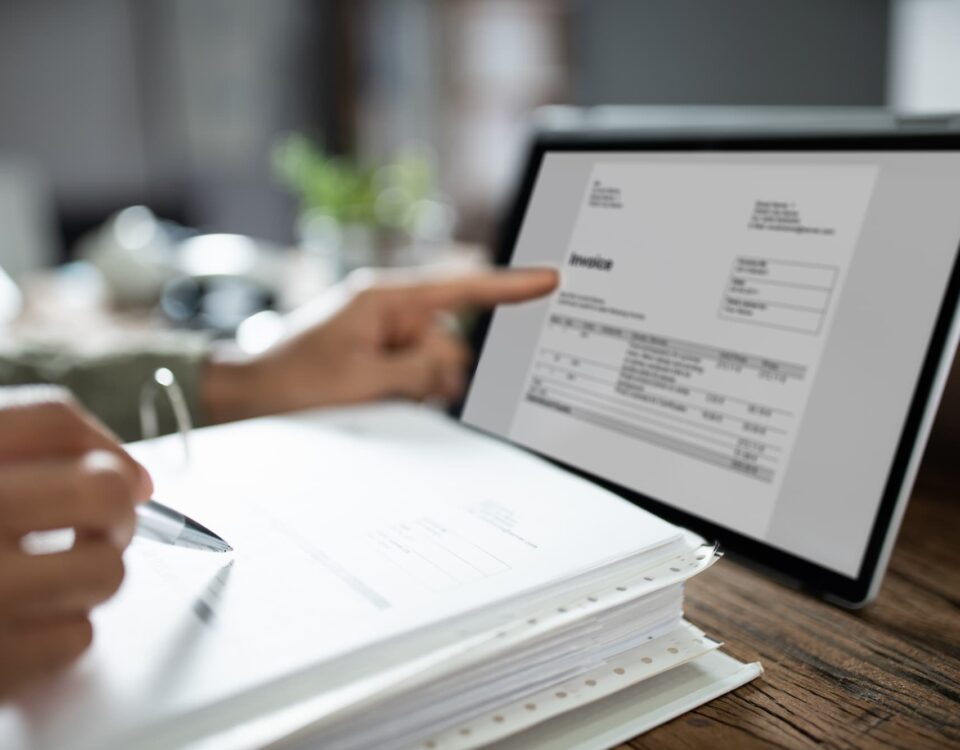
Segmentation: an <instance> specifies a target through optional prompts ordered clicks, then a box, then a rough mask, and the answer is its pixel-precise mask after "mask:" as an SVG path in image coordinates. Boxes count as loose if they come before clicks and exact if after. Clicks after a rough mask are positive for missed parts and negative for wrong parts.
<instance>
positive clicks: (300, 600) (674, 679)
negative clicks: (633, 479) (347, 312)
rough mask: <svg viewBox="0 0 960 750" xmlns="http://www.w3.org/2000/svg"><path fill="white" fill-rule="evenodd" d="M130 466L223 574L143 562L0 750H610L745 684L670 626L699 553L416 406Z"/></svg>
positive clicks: (186, 558) (625, 509)
mask: <svg viewBox="0 0 960 750" xmlns="http://www.w3.org/2000/svg"><path fill="white" fill-rule="evenodd" d="M192 441H193V443H192V446H191V452H192V455H193V462H192V464H191V466H190V467H188V468H186V469H185V468H184V467H183V466H182V465H181V463H180V462H181V458H182V451H181V446H179V445H178V444H177V439H176V438H162V439H159V440H151V441H145V442H143V443H140V444H135V445H133V446H131V449H132V452H133V453H134V454H135V455H136V456H137V457H138V458H139V459H140V460H142V461H143V462H144V463H145V464H146V465H147V467H148V468H150V469H151V471H152V473H153V474H154V478H155V480H156V484H157V492H156V497H157V498H158V499H160V500H162V501H163V502H165V503H168V504H170V505H175V506H176V507H178V508H179V509H181V510H183V511H184V512H186V513H189V514H190V515H191V516H192V517H194V518H196V519H197V520H198V521H200V522H201V523H204V524H205V525H209V526H210V528H213V529H215V530H216V531H217V532H218V533H220V534H222V535H223V536H224V538H226V539H227V540H228V541H229V542H230V544H231V545H233V547H234V548H235V553H234V554H233V556H232V557H230V556H224V555H216V554H204V553H200V552H196V551H194V550H185V549H179V548H175V547H170V546H165V545H161V544H157V543H153V542H150V541H146V540H137V541H135V543H134V544H133V545H132V546H131V548H130V550H129V552H128V554H127V567H128V575H127V579H126V581H125V582H124V585H123V587H122V589H121V591H120V592H119V595H118V596H117V597H116V599H115V600H113V601H111V602H110V603H109V604H107V605H106V606H105V607H103V608H102V609H101V610H99V611H98V612H97V614H96V618H95V620H96V627H97V639H96V643H95V645H94V648H93V650H92V651H91V653H89V654H88V655H87V656H86V657H85V658H84V659H83V660H82V661H81V662H80V663H79V664H78V665H77V666H76V668H75V669H74V670H73V672H71V673H69V674H66V675H63V676H61V677H59V678H58V679H57V680H56V681H55V682H54V683H53V684H51V685H47V686H45V687H44V689H42V690H38V691H37V693H36V694H35V695H34V696H32V697H30V696H27V697H26V698H24V699H23V700H22V701H20V702H19V703H18V704H16V705H14V706H11V707H8V708H5V709H3V710H2V711H0V740H2V742H0V744H3V746H4V747H11V748H21V747H22V748H57V747H71V748H86V747H90V748H93V747H97V748H101V747H106V748H112V747H116V748H121V747H122V748H166V747H184V746H190V747H198V748H207V750H214V748H217V749H225V748H248V747H264V746H272V747H277V748H316V747H324V748H341V749H343V750H352V749H354V748H366V747H378V748H385V747H396V748H438V749H439V748H451V749H453V748H456V749H457V750H466V749H467V748H474V747H487V746H490V747H502V748H510V747H525V748H527V747H544V748H552V747H558V748H559V747H565V748H567V747H582V748H593V747H598V748H599V747H606V746H609V745H612V744H616V743H617V742H620V741H622V740H624V739H627V738H629V737H630V736H633V735H635V734H637V733H639V732H642V731H645V730H646V729H649V728H650V727H652V726H655V725H657V724H659V723H661V722H663V721H666V720H668V719H670V718H672V717H673V716H676V715H678V714H679V713H682V712H683V711H686V710H689V709H690V708H693V707H695V706H697V705H699V704H701V703H703V702H705V701H707V700H710V699H711V698H713V697H715V696H717V695H720V694H722V693H724V692H726V691H728V690H731V689H733V688H735V687H738V686H739V685H742V684H743V683H745V682H747V681H749V680H750V679H753V677H755V676H757V675H758V674H759V673H760V667H759V665H758V664H751V665H745V664H741V663H739V662H737V661H736V660H734V659H732V658H731V657H729V656H726V655H724V654H722V652H720V651H719V650H718V649H719V646H720V644H719V643H718V642H717V641H715V640H713V639H712V638H710V637H709V636H708V635H706V634H704V633H703V632H701V631H700V630H699V629H697V628H696V627H695V626H694V625H692V624H690V623H688V622H686V621H685V620H684V619H683V613H682V597H683V581H685V580H686V579H687V578H689V577H690V576H692V575H696V574H697V573H699V572H701V571H703V570H705V569H706V568H707V567H709V566H710V565H712V564H713V563H714V561H715V560H716V559H717V555H716V553H715V550H714V548H713V547H712V546H711V545H709V544H707V543H705V541H704V540H703V539H700V538H699V537H696V536H695V535H693V534H691V533H689V532H686V531H684V530H682V529H679V528H677V527H675V526H672V525H670V524H668V523H666V522H664V521H662V520H660V519H658V518H656V517H655V516H653V515H651V514H648V513H646V512H644V511H642V510H640V509H638V508H636V507H635V506H632V505H630V504H629V503H627V502H625V501H623V500H621V499H620V498H617V497H616V496H615V495H612V494H610V493H608V492H606V491H605V490H602V489H600V488H598V487H596V486H594V485H592V484H590V483H589V482H586V481H584V480H582V479H579V478H577V477H574V476H572V475H569V474H567V473H566V472H564V471H562V470H560V469H558V468H556V467H554V466H552V465H551V464H549V463H547V462H545V461H543V460H541V459H539V458H536V457H534V456H532V455H530V454H527V453H526V452H524V451H521V450H518V449H515V448H513V447H511V446H508V445H506V444H504V443H502V442H500V441H497V440H495V439H492V438H488V437H486V436H482V435H480V434H478V433H475V432H473V431H471V430H469V429H466V428H464V427H462V426H461V425H459V424H457V423H455V422H453V421H452V420H449V419H448V418H446V417H444V416H443V415H440V414H438V413H436V412H433V411H430V410H428V409H425V408H422V407H416V406H411V405H401V404H387V405H380V406H373V407H363V408H355V409H344V410H336V411H327V412H323V413H320V412H317V413H307V414H300V415H294V416H287V417H271V418H267V419H261V420H254V421H251V422H244V423H237V424H234V425H227V426H221V427H214V428H206V429H201V430H197V431H195V432H194V433H193V437H192Z"/></svg>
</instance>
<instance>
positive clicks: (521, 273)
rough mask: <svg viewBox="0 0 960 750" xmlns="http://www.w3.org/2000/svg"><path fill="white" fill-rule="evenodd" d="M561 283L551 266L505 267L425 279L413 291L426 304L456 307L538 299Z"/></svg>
mask: <svg viewBox="0 0 960 750" xmlns="http://www.w3.org/2000/svg"><path fill="white" fill-rule="evenodd" d="M558 283H559V274H558V273H557V272H556V271H555V270H554V269H552V268H525V269H506V270H496V271H482V272H478V273H471V274H468V275H465V276H459V277H455V278H450V279H444V280H437V281H427V282H422V283H419V284H415V285H413V287H412V289H411V291H412V292H414V294H415V298H416V299H417V300H418V301H420V302H421V304H425V305H426V306H427V307H430V308H433V309H437V310H456V309H459V308H463V307H494V306H495V305H499V304H504V303H513V302H524V301H526V300H531V299H536V298H537V297H542V296H544V295H545V294H549V293H550V292H552V291H553V290H554V289H556V287H557V284H558Z"/></svg>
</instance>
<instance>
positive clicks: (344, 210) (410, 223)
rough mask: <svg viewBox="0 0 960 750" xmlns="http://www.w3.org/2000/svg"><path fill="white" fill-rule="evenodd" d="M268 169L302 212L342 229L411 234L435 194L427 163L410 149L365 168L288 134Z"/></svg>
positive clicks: (433, 182)
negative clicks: (360, 226)
mask: <svg viewBox="0 0 960 750" xmlns="http://www.w3.org/2000/svg"><path fill="white" fill-rule="evenodd" d="M273 167H274V172H275V174H276V175H277V177H278V179H279V180H280V182H282V183H283V184H284V185H285V186H286V187H287V188H288V189H289V190H291V191H292V192H293V193H294V194H296V195H297V197H298V198H299V200H300V208H301V210H302V211H304V212H317V213H321V214H324V215H326V216H330V217H331V218H333V219H335V220H336V221H338V222H340V223H341V224H366V225H370V226H375V227H381V228H385V229H401V230H406V231H408V232H412V231H414V229H415V227H416V225H417V221H418V220H419V218H420V214H421V212H422V211H423V209H424V206H425V205H426V201H427V199H429V198H430V196H431V195H433V194H434V192H435V179H434V172H433V169H432V166H431V163H430V161H429V160H428V159H427V158H426V157H425V156H424V155H423V154H422V153H418V152H417V151H415V150H413V149H409V150H406V151H403V152H401V153H400V154H399V155H398V156H397V158H395V159H394V160H393V161H391V162H390V163H388V164H385V165H383V166H380V167H377V168H370V167H366V166H362V165H360V164H358V163H356V162H355V161H353V160H350V159H346V158H342V157H335V156H330V155H328V154H327V153H325V152H324V151H323V150H322V149H320V148H318V147H317V146H316V145H314V144H313V143H312V142H311V141H310V140H309V139H308V138H307V137H306V136H303V135H300V134H293V135H289V136H287V137H286V138H284V139H283V140H282V141H280V142H279V143H278V144H277V145H276V146H275V148H274V151H273Z"/></svg>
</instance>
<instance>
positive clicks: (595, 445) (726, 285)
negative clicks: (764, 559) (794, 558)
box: [465, 161, 878, 537]
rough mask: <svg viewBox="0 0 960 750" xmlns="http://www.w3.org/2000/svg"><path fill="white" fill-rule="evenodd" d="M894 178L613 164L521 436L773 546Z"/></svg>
mask: <svg viewBox="0 0 960 750" xmlns="http://www.w3.org/2000/svg"><path fill="white" fill-rule="evenodd" d="M877 172H878V169H877V168H876V167H875V166H871V165H865V164H849V165H843V164H825V165H819V164H818V165H800V164H710V165H704V164H685V163H642V164H639V163H629V162H628V163H613V162H603V161H600V162H598V163H596V164H595V165H594V167H593V169H592V172H591V174H590V178H589V181H588V183H587V187H586V194H585V195H584V197H583V200H582V201H581V203H580V208H579V213H578V215H577V218H576V221H575V223H574V228H573V232H572V234H571V236H570V239H569V245H568V247H567V248H566V253H565V255H564V256H563V257H564V261H563V271H562V273H563V280H562V284H561V287H560V289H559V291H558V293H557V294H556V295H555V296H554V298H553V300H552V302H551V304H550V307H549V310H548V312H547V315H546V317H545V319H544V322H543V326H542V329H541V332H540V335H539V339H538V340H537V341H536V344H535V347H534V352H533V356H532V360H531V363H530V366H529V370H528V373H527V376H526V380H525V385H524V388H523V391H522V394H521V397H520V400H519V403H518V405H517V407H516V410H515V413H514V416H513V420H512V424H511V426H510V430H509V437H510V438H511V439H513V440H516V441H517V442H519V443H521V444H524V445H529V446H531V447H534V448H536V449H537V450H538V451H542V452H544V453H545V454H547V455H549V456H551V457H554V458H558V459H560V460H562V461H565V462H567V463H570V464H572V465H574V466H577V467H582V468H585V469H588V470H590V471H591V472H593V473H596V474H598V475H600V476H603V477H607V478H610V479H613V480H615V481H617V482H618V483H620V484H623V485H625V486H627V487H635V488H639V489H641V490H642V491H643V492H644V493H646V494H648V495H650V496H652V497H658V498H666V499H668V500H669V501H670V502H671V503H672V504H675V505H677V506H678V507H682V508H684V509H686V510H688V511H690V512H693V513H695V514H697V515H701V516H703V517H706V518H710V519H713V520H716V521H719V522H721V523H722V522H725V521H729V519H731V518H736V519H737V524H738V526H739V528H740V529H741V530H742V531H745V532H746V533H749V534H752V535H754V536H758V537H763V536H764V534H765V532H766V529H767V526H768V524H769V523H770V519H771V517H772V514H773V510H774V507H775V504H776V503H775V500H776V498H777V496H778V492H779V489H780V486H781V482H782V480H783V476H784V473H785V470H786V467H787V465H788V463H789V461H790V455H791V451H792V449H793V446H794V441H795V439H796V436H797V433H798V429H799V426H800V423H801V421H802V419H803V414H804V408H805V405H806V403H807V399H808V396H809V394H810V391H811V387H812V384H813V381H814V378H815V376H816V373H817V367H818V364H819V361H820V357H821V353H822V351H823V349H824V345H825V341H826V338H827V334H828V331H829V330H830V325H831V321H832V318H833V314H834V311H835V308H836V306H837V300H838V297H839V295H840V293H841V290H842V289H843V285H844V281H845V278H846V275H847V271H848V269H849V267H850V265H851V261H852V259H853V255H854V251H855V249H856V247H857V239H858V236H859V234H860V231H861V225H862V224H863V221H864V216H865V213H866V209H867V205H868V202H869V200H870V197H871V193H872V191H873V189H874V185H875V182H876V179H877ZM465 418H466V419H467V421H473V420H471V418H470V411H469V402H468V406H467V411H466V412H465ZM665 454H667V455H669V456H670V458H669V460H664V456H665Z"/></svg>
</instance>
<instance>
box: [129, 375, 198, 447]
mask: <svg viewBox="0 0 960 750" xmlns="http://www.w3.org/2000/svg"><path fill="white" fill-rule="evenodd" d="M158 393H163V394H165V395H166V397H167V403H169V404H170V409H171V411H173V418H174V421H175V422H176V424H177V432H178V433H179V435H180V438H181V442H182V444H183V455H184V460H185V462H186V463H187V464H189V463H190V430H192V429H193V420H191V419H190V409H189V407H188V406H187V399H186V397H185V396H184V395H183V389H182V388H181V387H180V384H179V383H177V379H176V377H175V376H174V374H173V373H172V372H171V371H170V369H169V368H167V367H160V368H159V369H157V370H154V372H153V376H152V377H151V378H150V379H149V380H148V381H147V382H146V383H144V384H143V387H142V388H141V389H140V432H141V434H142V435H143V438H144V439H145V440H149V439H150V438H155V437H157V435H158V434H159V433H160V426H159V424H160V421H159V418H158V416H157V404H156V400H157V394H158Z"/></svg>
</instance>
